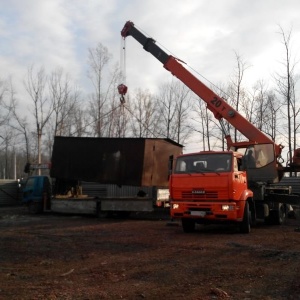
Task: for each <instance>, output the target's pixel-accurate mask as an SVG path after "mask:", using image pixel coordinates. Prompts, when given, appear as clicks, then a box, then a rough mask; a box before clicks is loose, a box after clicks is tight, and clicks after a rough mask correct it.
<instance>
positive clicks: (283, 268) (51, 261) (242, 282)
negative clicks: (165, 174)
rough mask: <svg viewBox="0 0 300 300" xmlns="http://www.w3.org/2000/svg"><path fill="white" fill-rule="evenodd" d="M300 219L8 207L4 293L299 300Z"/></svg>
mask: <svg viewBox="0 0 300 300" xmlns="http://www.w3.org/2000/svg"><path fill="white" fill-rule="evenodd" d="M299 226H300V220H299V219H288V220H287V222H286V224H285V225H282V226H268V225H265V224H258V225H257V226H256V227H254V228H252V231H251V233H250V234H240V233H239V231H238V230H237V229H236V227H235V226H215V225H214V226H213V225H209V226H199V228H197V229H198V230H197V231H196V232H195V233H192V234H186V233H183V231H182V228H181V226H180V225H179V223H177V222H171V220H170V218H169V216H168V213H160V214H159V215H156V216H153V215H134V216H132V217H131V218H129V219H126V220H124V219H123V220H120V219H119V220H118V219H98V218H96V217H93V216H74V215H60V214H45V215H35V216H32V215H29V214H28V213H27V210H26V208H25V207H14V208H0V299H18V300H19V299H30V300H34V299H79V300H81V299H165V300H167V299H193V300H196V299H238V300H240V299H259V300H263V299H264V300H271V299H291V300H294V299H300V232H299Z"/></svg>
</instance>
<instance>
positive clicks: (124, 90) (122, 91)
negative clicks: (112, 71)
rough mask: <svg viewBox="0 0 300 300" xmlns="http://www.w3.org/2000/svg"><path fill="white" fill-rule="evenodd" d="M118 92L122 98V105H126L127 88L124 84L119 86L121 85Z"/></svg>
mask: <svg viewBox="0 0 300 300" xmlns="http://www.w3.org/2000/svg"><path fill="white" fill-rule="evenodd" d="M118 92H119V94H120V95H121V97H120V102H121V104H124V103H125V98H124V96H125V95H126V93H127V86H126V85H125V84H123V83H121V84H119V85H118Z"/></svg>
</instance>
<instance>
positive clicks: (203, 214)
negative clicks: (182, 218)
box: [191, 210, 206, 217]
mask: <svg viewBox="0 0 300 300" xmlns="http://www.w3.org/2000/svg"><path fill="white" fill-rule="evenodd" d="M191 215H192V216H198V217H205V215H206V212H205V211H197V210H196V211H193V210H192V211H191Z"/></svg>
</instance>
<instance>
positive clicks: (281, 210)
mask: <svg viewBox="0 0 300 300" xmlns="http://www.w3.org/2000/svg"><path fill="white" fill-rule="evenodd" d="M285 221H286V206H285V205H284V204H281V203H279V204H278V209H275V210H271V211H270V215H269V216H268V217H266V218H265V223H266V224H267V225H282V224H284V222H285Z"/></svg>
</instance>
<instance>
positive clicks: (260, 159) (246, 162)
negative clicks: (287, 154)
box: [243, 144, 275, 170]
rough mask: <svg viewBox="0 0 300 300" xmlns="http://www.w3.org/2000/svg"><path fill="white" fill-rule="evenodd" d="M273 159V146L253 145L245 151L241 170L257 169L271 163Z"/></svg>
mask: <svg viewBox="0 0 300 300" xmlns="http://www.w3.org/2000/svg"><path fill="white" fill-rule="evenodd" d="M274 159H275V155H274V146H273V144H259V145H253V146H250V147H248V148H247V149H246V151H245V155H244V158H243V169H244V170H248V169H259V168H262V167H265V166H266V165H268V164H270V163H272V162H273V161H274Z"/></svg>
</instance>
